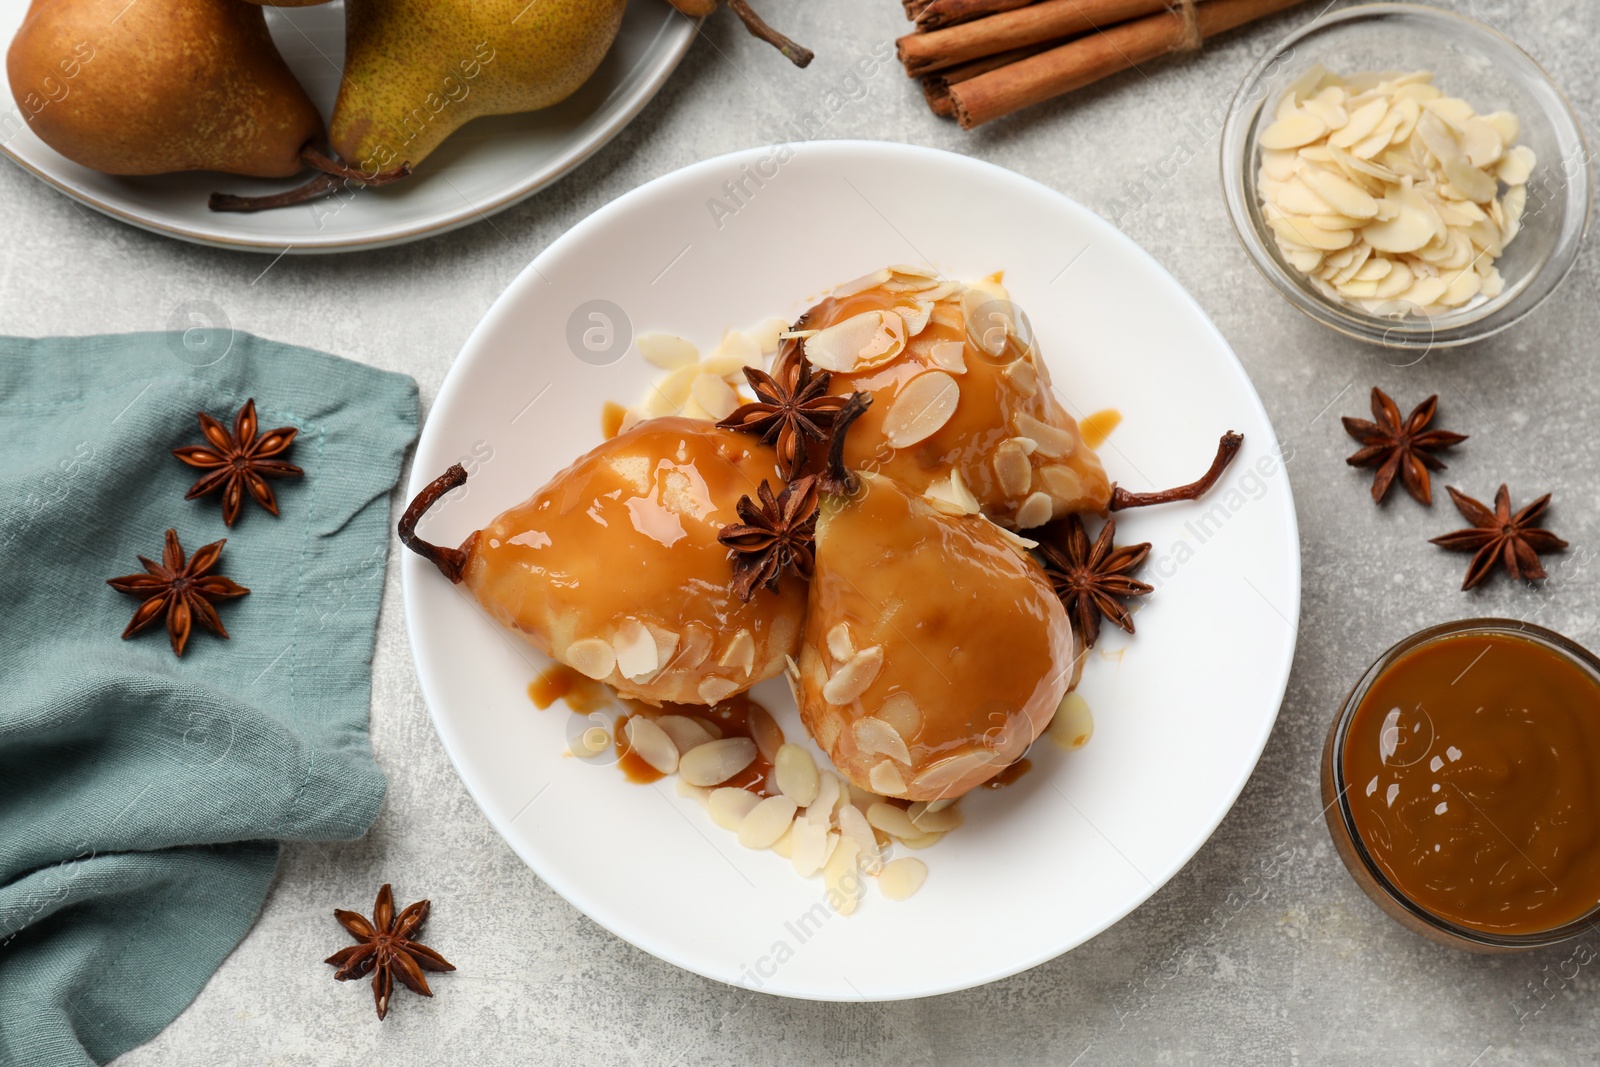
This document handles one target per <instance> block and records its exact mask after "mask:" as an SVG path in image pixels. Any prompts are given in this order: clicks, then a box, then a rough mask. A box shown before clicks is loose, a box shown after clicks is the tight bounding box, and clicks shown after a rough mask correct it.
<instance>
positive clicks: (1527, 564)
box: [1431, 485, 1567, 589]
mask: <svg viewBox="0 0 1600 1067" xmlns="http://www.w3.org/2000/svg"><path fill="white" fill-rule="evenodd" d="M1445 488H1446V489H1447V490H1449V492H1450V499H1451V500H1453V501H1455V505H1456V510H1457V511H1459V512H1461V514H1462V515H1463V516H1464V517H1465V518H1466V520H1467V521H1468V522H1470V523H1472V525H1471V526H1470V527H1468V528H1467V529H1465V530H1457V531H1456V532H1455V533H1448V534H1445V535H1444V536H1442V537H1435V538H1433V539H1432V542H1431V543H1432V544H1436V545H1438V546H1439V547H1440V548H1448V549H1449V550H1450V551H1452V552H1476V553H1477V555H1475V556H1473V557H1472V563H1471V565H1470V566H1468V567H1467V578H1466V581H1464V582H1462V583H1461V588H1462V589H1471V588H1472V587H1473V586H1475V585H1477V584H1478V583H1479V582H1482V581H1483V580H1484V579H1485V578H1487V577H1489V575H1490V574H1491V573H1492V572H1493V571H1494V565H1495V564H1496V563H1497V562H1501V563H1504V564H1505V568H1506V573H1507V574H1509V575H1511V577H1513V578H1525V579H1527V580H1529V581H1532V580H1533V579H1535V578H1544V577H1547V575H1546V574H1545V572H1544V565H1543V564H1542V563H1540V562H1539V554H1540V553H1541V552H1560V551H1561V550H1562V549H1564V548H1566V547H1567V543H1566V542H1565V541H1563V540H1561V538H1559V537H1557V536H1556V535H1555V534H1553V533H1551V532H1550V531H1549V530H1546V529H1545V528H1544V527H1542V526H1536V525H1534V523H1535V522H1536V521H1537V520H1538V518H1539V516H1541V515H1543V514H1544V509H1545V508H1547V507H1549V506H1550V494H1549V493H1546V494H1545V495H1544V496H1542V497H1540V498H1539V499H1538V500H1535V501H1534V502H1533V503H1531V504H1529V505H1528V506H1527V507H1525V508H1523V509H1522V510H1521V511H1519V512H1517V513H1516V514H1515V515H1513V514H1511V492H1510V490H1508V489H1507V488H1506V487H1505V486H1503V485H1502V486H1501V487H1500V491H1499V492H1498V493H1496V494H1495V495H1494V510H1493V511H1490V510H1489V509H1488V508H1487V507H1485V506H1484V505H1483V504H1482V503H1481V502H1479V501H1477V500H1474V499H1472V498H1471V497H1470V496H1468V495H1467V494H1465V493H1463V492H1460V491H1459V490H1457V489H1456V488H1455V487H1454V486H1448V485H1447V486H1445Z"/></svg>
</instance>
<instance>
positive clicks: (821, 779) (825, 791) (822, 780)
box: [806, 771, 843, 830]
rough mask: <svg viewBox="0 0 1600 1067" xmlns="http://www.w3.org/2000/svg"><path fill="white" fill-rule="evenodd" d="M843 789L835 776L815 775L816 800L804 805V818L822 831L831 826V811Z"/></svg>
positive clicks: (820, 772)
mask: <svg viewBox="0 0 1600 1067" xmlns="http://www.w3.org/2000/svg"><path fill="white" fill-rule="evenodd" d="M842 793H843V787H841V786H840V785H839V779H838V777H837V776H835V775H833V774H831V773H827V772H822V771H819V772H818V773H817V796H816V799H815V800H813V801H812V802H811V803H809V804H807V805H806V818H807V819H809V820H811V821H812V822H814V823H816V824H818V825H819V826H821V827H822V828H823V829H824V830H826V829H827V828H828V827H830V826H832V825H833V809H834V808H836V807H838V805H839V797H840V796H841V795H842Z"/></svg>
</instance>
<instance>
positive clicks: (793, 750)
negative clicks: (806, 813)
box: [772, 743, 822, 808]
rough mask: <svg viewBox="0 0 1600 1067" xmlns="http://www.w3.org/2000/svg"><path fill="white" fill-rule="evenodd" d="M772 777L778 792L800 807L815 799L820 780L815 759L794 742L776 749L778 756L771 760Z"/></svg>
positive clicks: (806, 805) (807, 805)
mask: <svg viewBox="0 0 1600 1067" xmlns="http://www.w3.org/2000/svg"><path fill="white" fill-rule="evenodd" d="M772 773H773V777H774V778H775V779H776V780H777V785H778V792H780V793H782V794H783V795H784V796H786V797H788V798H789V799H791V800H793V801H794V802H795V803H796V804H798V805H800V806H801V807H802V808H804V807H809V806H810V805H811V804H812V803H813V802H815V801H816V799H817V792H818V790H819V789H820V788H821V785H822V780H821V779H820V778H819V777H818V775H817V761H816V760H814V759H812V758H811V753H810V752H808V751H806V749H804V748H802V747H801V746H799V745H796V744H792V743H791V744H785V745H783V746H782V747H781V748H779V749H778V758H777V759H775V760H773V761H772Z"/></svg>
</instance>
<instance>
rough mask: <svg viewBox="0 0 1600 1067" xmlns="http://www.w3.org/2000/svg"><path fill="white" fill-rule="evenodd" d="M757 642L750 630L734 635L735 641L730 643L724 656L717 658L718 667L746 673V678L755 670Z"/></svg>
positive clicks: (724, 650) (723, 651)
mask: <svg viewBox="0 0 1600 1067" xmlns="http://www.w3.org/2000/svg"><path fill="white" fill-rule="evenodd" d="M755 665H756V641H755V638H754V637H752V636H751V635H750V631H749V630H740V631H739V632H738V633H736V634H734V635H733V640H731V641H729V642H728V647H727V648H725V649H723V650H722V655H721V656H718V657H717V666H719V667H732V668H737V669H739V670H742V671H744V676H745V677H746V678H748V677H750V672H751V671H753V670H755Z"/></svg>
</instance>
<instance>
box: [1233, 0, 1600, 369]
mask: <svg viewBox="0 0 1600 1067" xmlns="http://www.w3.org/2000/svg"><path fill="white" fill-rule="evenodd" d="M1589 160H1590V149H1589V147H1588V145H1587V143H1586V142H1585V140H1584V136H1583V132H1582V129H1581V127H1580V125H1579V123H1578V120H1577V118H1576V116H1575V115H1574V114H1573V111H1572V107H1571V105H1570V104H1569V103H1568V102H1567V100H1566V97H1565V96H1564V95H1563V94H1562V92H1561V90H1560V89H1559V88H1557V87H1556V85H1555V83H1554V82H1553V81H1551V79H1550V77H1549V76H1548V75H1547V74H1546V73H1545V72H1544V70H1543V69H1542V68H1541V67H1540V66H1539V65H1538V64H1537V63H1536V62H1535V61H1534V60H1533V59H1532V58H1531V57H1529V56H1528V54H1527V53H1526V52H1524V51H1522V49H1520V48H1519V47H1517V46H1516V45H1515V44H1513V43H1512V42H1511V41H1510V40H1509V39H1508V38H1506V37H1505V36H1504V35H1503V34H1502V33H1500V32H1499V31H1498V30H1497V29H1495V28H1493V27H1491V26H1488V25H1485V24H1483V23H1481V22H1476V21H1474V20H1472V19H1469V18H1465V17H1463V16H1460V15H1457V14H1454V13H1452V12H1449V11H1443V10H1440V9H1438V8H1432V7H1424V6H1421V5H1416V4H1371V5H1366V6H1362V7H1354V8H1348V9H1344V10H1341V11H1338V12H1336V13H1333V14H1330V15H1326V16H1324V17H1322V18H1319V19H1317V20H1315V21H1313V22H1311V23H1310V24H1308V25H1307V26H1305V27H1303V28H1301V29H1300V30H1298V31H1297V32H1295V33H1294V34H1292V35H1291V36H1290V37H1288V38H1287V39H1285V40H1284V41H1283V42H1281V43H1280V44H1279V45H1278V46H1277V47H1276V48H1275V49H1273V50H1271V51H1270V52H1269V53H1268V54H1267V55H1266V56H1265V57H1264V58H1263V59H1262V60H1261V62H1260V63H1258V64H1257V65H1256V67H1255V69H1254V70H1252V71H1251V72H1250V74H1249V76H1248V77H1246V79H1245V81H1244V84H1243V85H1242V86H1241V88H1240V90H1239V92H1238V94H1237V95H1236V96H1235V98H1234V101H1233V104H1232V106H1231V108H1230V111H1229V114H1228V118H1227V122H1226V124H1225V126H1224V129H1223V135H1222V178H1223V190H1224V194H1225V195H1226V197H1227V202H1228V210H1229V215H1230V217H1231V219H1232V221H1233V224H1234V227H1235V229H1236V230H1237V232H1238V235H1239V239H1240V241H1241V242H1242V243H1243V245H1244V248H1245V251H1246V253H1247V254H1248V255H1249V257H1250V259H1251V261H1252V262H1253V263H1254V264H1255V266H1256V267H1257V269H1259V270H1260V271H1261V272H1262V274H1263V275H1265V276H1266V278H1267V280H1268V281H1270V282H1271V283H1272V284H1273V286H1274V287H1275V288H1276V289H1277V290H1278V291H1279V292H1280V293H1281V294H1282V295H1283V296H1284V297H1285V298H1286V299H1287V300H1288V301H1289V302H1290V303H1291V304H1293V305H1294V306H1295V307H1296V308H1298V309H1299V310H1301V311H1303V312H1305V313H1306V314H1307V315H1309V316H1311V317H1312V318H1314V319H1316V320H1317V321H1318V322H1321V323H1322V324H1324V325H1326V326H1329V327H1331V328H1333V329H1335V330H1338V331H1339V332H1341V333H1343V334H1345V335H1347V336H1350V337H1354V338H1357V339H1360V340H1364V341H1369V342H1373V343H1376V344H1381V345H1385V346H1387V347H1390V348H1395V349H1401V350H1423V351H1425V350H1427V349H1431V348H1436V347H1449V346H1453V345H1460V344H1467V343H1469V342H1472V341H1477V340H1480V339H1482V338H1484V337H1487V336H1489V335H1491V334H1494V333H1497V332H1499V331H1500V330H1503V329H1505V328H1506V327H1507V326H1510V325H1511V324H1512V323H1514V322H1516V321H1518V320H1519V319H1521V318H1522V317H1523V316H1525V315H1527V314H1528V313H1529V312H1531V311H1532V310H1533V309H1534V308H1535V307H1537V306H1538V305H1539V304H1540V303H1542V302H1543V301H1544V300H1545V299H1546V298H1548V297H1549V296H1550V294H1551V293H1553V292H1554V291H1555V289H1556V288H1557V286H1559V285H1560V283H1561V281H1562V279H1563V278H1565V276H1566V274H1567V272H1568V271H1569V270H1570V269H1571V267H1572V265H1573V263H1574V262H1575V261H1576V259H1577V254H1578V249H1579V247H1580V246H1581V244H1582V241H1583V237H1584V235H1585V233H1586V231H1587V228H1588V222H1589V211H1590V178H1589Z"/></svg>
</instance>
